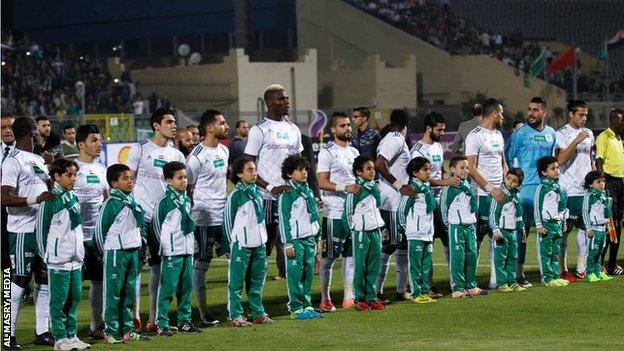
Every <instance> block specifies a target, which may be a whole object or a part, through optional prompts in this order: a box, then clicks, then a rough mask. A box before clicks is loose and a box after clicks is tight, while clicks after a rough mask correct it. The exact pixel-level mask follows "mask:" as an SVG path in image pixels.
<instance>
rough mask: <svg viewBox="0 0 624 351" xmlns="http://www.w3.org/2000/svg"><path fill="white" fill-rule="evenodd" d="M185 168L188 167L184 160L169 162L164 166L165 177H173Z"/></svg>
mask: <svg viewBox="0 0 624 351" xmlns="http://www.w3.org/2000/svg"><path fill="white" fill-rule="evenodd" d="M183 169H186V165H184V163H182V162H179V161H171V162H167V163H166V164H165V165H164V166H163V175H164V176H165V179H173V176H174V175H175V172H177V171H181V170H183Z"/></svg>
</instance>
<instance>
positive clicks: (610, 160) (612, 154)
mask: <svg viewBox="0 0 624 351" xmlns="http://www.w3.org/2000/svg"><path fill="white" fill-rule="evenodd" d="M596 158H601V159H602V169H603V170H604V172H605V173H608V174H609V175H610V176H613V177H618V178H624V145H622V138H620V137H619V136H618V135H616V134H615V132H614V131H613V130H611V128H607V130H605V131H604V132H602V133H600V135H598V138H596Z"/></svg>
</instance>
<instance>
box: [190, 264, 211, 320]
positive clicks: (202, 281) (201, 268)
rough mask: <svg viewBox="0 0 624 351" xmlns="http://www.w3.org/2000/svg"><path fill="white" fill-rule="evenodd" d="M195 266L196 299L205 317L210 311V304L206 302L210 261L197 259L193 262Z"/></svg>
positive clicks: (202, 315)
mask: <svg viewBox="0 0 624 351" xmlns="http://www.w3.org/2000/svg"><path fill="white" fill-rule="evenodd" d="M193 266H194V267H193V292H194V293H195V299H197V308H198V309H199V315H200V316H201V318H203V317H204V315H205V314H206V312H207V311H208V306H207V304H206V272H207V271H208V262H206V261H195V262H193Z"/></svg>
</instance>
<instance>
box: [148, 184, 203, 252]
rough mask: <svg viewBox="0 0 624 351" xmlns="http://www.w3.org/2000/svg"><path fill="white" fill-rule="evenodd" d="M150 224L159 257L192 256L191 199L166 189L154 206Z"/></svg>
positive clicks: (169, 188)
mask: <svg viewBox="0 0 624 351" xmlns="http://www.w3.org/2000/svg"><path fill="white" fill-rule="evenodd" d="M151 224H152V226H153V229H154V234H155V237H156V239H157V240H158V242H159V244H160V251H159V252H160V255H161V256H165V257H166V256H180V255H193V253H194V252H195V237H194V235H193V232H194V230H195V222H194V221H193V218H192V217H191V199H190V198H189V197H188V196H187V195H186V192H178V191H176V190H174V189H173V188H171V187H167V190H166V191H165V195H164V196H163V197H162V198H161V199H160V200H159V201H158V202H157V203H156V205H155V206H154V216H153V218H152V222H151Z"/></svg>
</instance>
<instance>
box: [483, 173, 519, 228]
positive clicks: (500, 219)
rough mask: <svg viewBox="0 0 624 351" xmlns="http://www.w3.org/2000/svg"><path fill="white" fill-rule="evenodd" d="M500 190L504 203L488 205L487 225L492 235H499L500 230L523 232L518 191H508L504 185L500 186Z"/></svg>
mask: <svg viewBox="0 0 624 351" xmlns="http://www.w3.org/2000/svg"><path fill="white" fill-rule="evenodd" d="M501 190H502V191H503V193H505V203H503V204H502V205H501V204H499V203H498V201H492V204H491V205H490V216H489V217H490V218H489V221H490V223H489V224H490V229H492V233H494V234H496V233H497V232H498V233H499V234H500V233H501V230H506V231H518V232H522V231H524V222H523V221H522V205H521V204H520V195H519V192H518V190H517V189H514V190H509V189H507V187H506V186H505V184H503V185H502V186H501Z"/></svg>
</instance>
